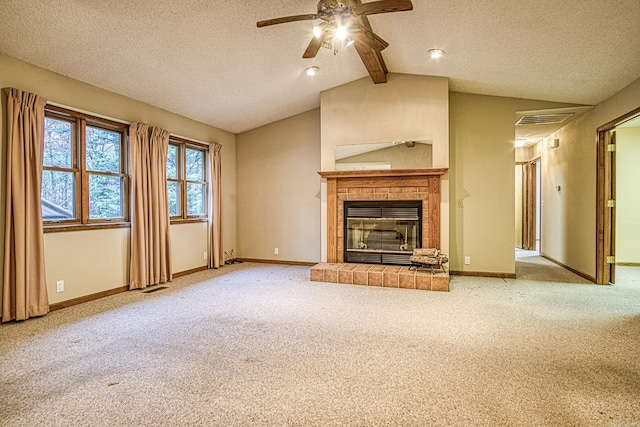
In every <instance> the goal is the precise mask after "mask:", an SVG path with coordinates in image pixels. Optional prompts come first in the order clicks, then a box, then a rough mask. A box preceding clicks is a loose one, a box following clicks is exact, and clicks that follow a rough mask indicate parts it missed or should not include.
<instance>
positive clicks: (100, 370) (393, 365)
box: [0, 261, 640, 426]
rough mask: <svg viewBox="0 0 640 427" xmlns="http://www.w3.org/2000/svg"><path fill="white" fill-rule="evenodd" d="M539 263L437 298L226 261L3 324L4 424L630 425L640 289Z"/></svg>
mask: <svg viewBox="0 0 640 427" xmlns="http://www.w3.org/2000/svg"><path fill="white" fill-rule="evenodd" d="M547 267H549V266H544V265H542V266H538V267H531V266H526V265H524V264H522V261H519V262H518V271H519V274H520V273H522V278H521V279H518V280H503V279H489V278H470V277H455V276H454V277H452V281H451V292H449V293H441V292H429V291H416V290H404V289H389V288H371V287H361V286H357V285H339V284H329V283H321V282H310V281H309V268H308V267H287V266H273V265H264V264H253V263H252V264H243V265H233V266H228V267H225V268H223V269H221V270H219V271H206V272H201V273H197V274H193V275H190V276H186V277H182V278H179V279H177V280H175V281H174V282H172V283H171V284H170V285H169V288H168V289H164V290H160V291H158V292H154V293H149V294H144V293H141V292H139V291H134V292H127V293H124V294H119V295H115V296H112V297H108V298H104V299H102V300H99V301H94V302H90V303H86V304H83V305H80V306H75V307H71V308H68V309H64V310H59V311H56V312H53V313H50V314H49V315H47V316H45V317H43V318H39V319H32V320H29V321H26V322H22V323H9V324H6V325H2V326H0V425H2V426H57V425H59V426H76V425H82V426H89V425H90V426H135V425H140V426H143V425H144V426H177V425H179V426H187V425H202V426H208V425H211V426H247V425H256V426H273V425H276V426H283V425H284V426H339V425H347V426H452V425H453V426H457V425H461V426H475V425H477V426H541V425H553V426H592V425H593V426H639V425H640V398H639V397H640V357H639V353H640V283H639V282H638V280H637V279H634V278H633V277H637V276H634V274H632V272H630V273H629V275H628V276H629V278H628V279H625V280H621V281H620V282H619V284H617V285H615V286H597V285H593V284H588V283H586V282H585V281H584V280H582V279H580V278H578V277H577V276H574V275H571V274H570V276H569V277H565V278H564V280H563V281H562V282H555V281H551V279H549V277H550V275H551V276H553V273H549V272H548V271H546V272H545V271H542V269H545V268H547ZM536 268H537V269H540V270H538V272H537V273H536ZM562 274H564V272H563V273H562ZM536 277H538V278H537V279H536ZM540 277H542V279H540ZM560 277H561V278H562V277H564V276H560Z"/></svg>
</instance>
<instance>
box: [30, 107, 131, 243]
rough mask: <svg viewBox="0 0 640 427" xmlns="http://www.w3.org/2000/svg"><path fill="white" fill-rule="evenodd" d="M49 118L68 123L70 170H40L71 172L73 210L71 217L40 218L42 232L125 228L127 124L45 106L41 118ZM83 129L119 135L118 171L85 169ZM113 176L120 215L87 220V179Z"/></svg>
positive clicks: (88, 217) (127, 211) (127, 219)
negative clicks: (117, 187) (118, 189)
mask: <svg viewBox="0 0 640 427" xmlns="http://www.w3.org/2000/svg"><path fill="white" fill-rule="evenodd" d="M49 117H50V118H53V119H57V120H63V121H67V122H70V123H72V135H73V141H72V164H73V168H60V167H52V166H44V165H43V167H42V170H43V172H44V171H46V170H53V171H64V172H68V171H73V172H74V178H75V194H74V205H75V206H74V207H75V212H74V213H75V218H71V219H59V220H46V219H44V218H43V221H42V222H43V227H44V231H45V232H56V231H77V230H86V229H98V228H120V227H129V226H130V225H131V223H130V221H129V180H130V177H129V171H128V128H129V127H128V125H126V124H124V123H120V122H116V121H113V120H108V119H104V118H101V117H96V116H92V115H89V114H85V113H81V112H78V111H73V110H68V109H66V108H62V107H58V106H55V105H51V104H47V105H46V106H45V118H49ZM87 126H89V127H93V128H97V129H102V130H106V131H110V132H116V133H119V134H120V135H121V136H120V162H119V163H120V164H119V168H120V172H118V173H114V172H104V171H90V170H87V139H86V136H87V133H86V130H87ZM90 176H116V177H118V178H120V179H121V182H122V193H121V203H122V216H120V217H114V218H90V212H89V196H90V194H89V177H90Z"/></svg>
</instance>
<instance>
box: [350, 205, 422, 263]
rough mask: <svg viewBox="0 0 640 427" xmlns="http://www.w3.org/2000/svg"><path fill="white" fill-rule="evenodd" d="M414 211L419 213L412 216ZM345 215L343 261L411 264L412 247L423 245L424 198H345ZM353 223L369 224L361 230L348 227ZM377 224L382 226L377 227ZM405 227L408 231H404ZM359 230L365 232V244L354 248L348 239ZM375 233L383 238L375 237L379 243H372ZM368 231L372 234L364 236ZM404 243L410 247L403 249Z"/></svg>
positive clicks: (363, 241) (363, 242)
mask: <svg viewBox="0 0 640 427" xmlns="http://www.w3.org/2000/svg"><path fill="white" fill-rule="evenodd" d="M412 212H416V214H417V216H412V215H413V214H412ZM343 214H344V215H343V230H344V231H343V246H342V247H343V260H344V262H348V263H366V264H391V265H410V264H411V262H410V260H409V257H410V256H411V254H412V253H413V249H415V248H420V247H422V222H423V209H422V201H421V200H393V201H391V200H375V201H363V200H351V201H344V207H343ZM407 214H409V215H407ZM350 222H351V223H352V224H353V223H358V222H359V223H360V225H361V226H362V224H365V223H366V225H365V226H364V228H363V229H359V230H358V229H354V228H353V226H352V227H349V225H350ZM374 225H375V227H374ZM376 227H383V228H378V229H376ZM403 227H404V228H405V230H402V228H403ZM358 232H361V233H363V234H362V236H363V237H362V238H361V242H362V243H361V245H358V247H354V246H355V245H353V244H351V245H350V242H349V240H350V239H351V240H353V237H354V233H358ZM372 232H376V233H377V234H378V235H379V236H380V240H374V241H376V242H378V243H377V244H370V243H369V242H370V241H371V240H369V236H370V235H371V233H372ZM365 233H369V234H368V235H367V239H365V237H364V234H365ZM365 240H366V242H365ZM381 242H383V243H381ZM351 243H353V241H352V242H351ZM367 243H369V244H367ZM396 243H397V245H398V249H397V250H396V249H395V244H396ZM404 245H407V246H406V247H405V248H403V247H402V246H404Z"/></svg>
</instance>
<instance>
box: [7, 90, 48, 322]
mask: <svg viewBox="0 0 640 427" xmlns="http://www.w3.org/2000/svg"><path fill="white" fill-rule="evenodd" d="M5 93H6V95H7V111H6V114H7V161H6V179H5V184H6V203H5V236H4V277H3V286H2V297H3V298H2V322H8V321H10V320H25V319H28V318H30V317H34V316H42V315H44V314H46V313H48V312H49V300H48V296H47V284H46V278H45V271H44V235H43V230H42V204H41V199H40V197H41V196H40V193H41V188H42V158H43V153H44V107H45V104H46V103H47V100H46V99H44V98H42V97H40V96H37V95H34V94H31V93H28V92H23V91H21V90H19V89H5Z"/></svg>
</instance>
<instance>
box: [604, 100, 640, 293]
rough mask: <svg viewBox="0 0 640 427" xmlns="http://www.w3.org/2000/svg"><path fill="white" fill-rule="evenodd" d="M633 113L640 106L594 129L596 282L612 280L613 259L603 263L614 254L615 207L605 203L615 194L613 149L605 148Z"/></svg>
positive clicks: (608, 282) (609, 282) (636, 114)
mask: <svg viewBox="0 0 640 427" xmlns="http://www.w3.org/2000/svg"><path fill="white" fill-rule="evenodd" d="M637 116H640V107H638V108H636V109H635V110H632V111H630V112H628V113H627V114H624V115H622V116H620V117H618V118H617V119H615V120H612V121H610V122H609V123H607V124H605V125H602V126H600V127H599V128H598V129H597V130H596V132H597V134H596V167H597V172H596V283H597V284H600V285H608V284H611V283H615V263H611V264H610V263H607V257H609V256H615V238H616V230H615V225H616V223H615V207H611V208H610V207H607V201H608V200H609V199H613V200H615V194H616V193H615V192H616V180H615V179H616V171H615V152H613V153H610V152H608V151H607V145H608V144H609V143H610V138H611V135H612V131H615V128H616V127H617V126H618V125H620V124H622V123H624V122H626V121H627V120H630V119H633V118H635V117H637ZM614 140H615V137H614ZM611 154H612V155H611Z"/></svg>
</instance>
